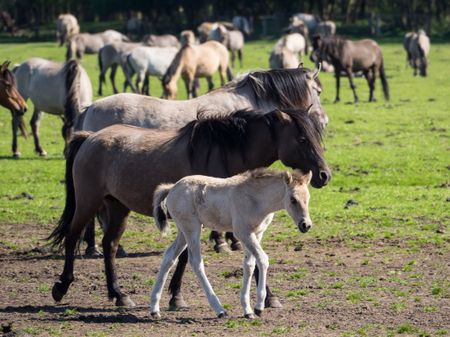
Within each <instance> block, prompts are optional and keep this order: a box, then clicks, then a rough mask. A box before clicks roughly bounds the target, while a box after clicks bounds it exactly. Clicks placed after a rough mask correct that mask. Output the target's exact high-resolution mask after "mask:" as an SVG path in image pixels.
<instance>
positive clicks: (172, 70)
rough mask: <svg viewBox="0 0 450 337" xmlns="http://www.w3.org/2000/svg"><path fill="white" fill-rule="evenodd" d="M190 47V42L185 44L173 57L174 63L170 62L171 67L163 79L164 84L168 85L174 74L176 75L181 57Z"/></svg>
mask: <svg viewBox="0 0 450 337" xmlns="http://www.w3.org/2000/svg"><path fill="white" fill-rule="evenodd" d="M189 47H190V45H189V43H186V44H185V45H183V46H182V47H181V48H180V50H179V51H178V53H176V55H175V57H174V58H173V61H172V63H171V64H170V66H169V68H167V71H166V73H165V74H164V76H163V77H162V79H161V81H162V84H163V85H167V84H168V83H169V82H170V80H171V79H172V77H173V75H175V73H176V72H177V69H178V66H179V65H180V62H181V58H182V56H183V54H184V51H185V50H186V49H187V48H189Z"/></svg>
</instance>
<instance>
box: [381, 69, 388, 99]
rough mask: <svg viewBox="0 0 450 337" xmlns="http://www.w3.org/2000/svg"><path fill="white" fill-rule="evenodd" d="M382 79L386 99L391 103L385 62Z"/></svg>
mask: <svg viewBox="0 0 450 337" xmlns="http://www.w3.org/2000/svg"><path fill="white" fill-rule="evenodd" d="M380 79H381V84H382V86H383V94H384V98H385V99H386V100H387V101H389V86H388V82H387V79H386V73H385V72H384V61H381V66H380Z"/></svg>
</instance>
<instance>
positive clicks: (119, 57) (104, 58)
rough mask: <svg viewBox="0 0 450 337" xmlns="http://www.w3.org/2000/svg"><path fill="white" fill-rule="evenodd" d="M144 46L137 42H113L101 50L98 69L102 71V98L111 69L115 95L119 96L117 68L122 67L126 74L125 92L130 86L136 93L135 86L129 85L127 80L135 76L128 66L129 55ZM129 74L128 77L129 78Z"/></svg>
mask: <svg viewBox="0 0 450 337" xmlns="http://www.w3.org/2000/svg"><path fill="white" fill-rule="evenodd" d="M139 46H142V43H135V42H113V43H109V44H107V45H105V46H103V47H102V48H100V50H99V52H98V67H99V69H100V75H99V80H98V95H99V96H102V84H104V83H105V74H106V72H107V71H108V69H109V68H111V73H110V75H109V78H110V80H111V84H112V87H113V90H114V93H115V94H117V93H118V90H117V87H116V83H115V76H116V71H117V67H118V66H119V65H120V67H121V68H122V70H123V73H124V74H125V82H124V84H123V91H125V90H126V88H127V86H128V85H130V86H131V88H132V90H133V91H134V86H133V85H132V84H131V83H128V81H127V80H126V79H127V78H128V77H129V78H131V77H132V76H133V73H132V72H131V71H132V70H131V69H130V68H129V67H128V64H127V56H128V54H129V53H130V52H131V51H132V50H133V49H134V48H136V47H139ZM127 74H128V77H127Z"/></svg>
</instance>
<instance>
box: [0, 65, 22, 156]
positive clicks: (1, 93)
mask: <svg viewBox="0 0 450 337" xmlns="http://www.w3.org/2000/svg"><path fill="white" fill-rule="evenodd" d="M9 64H10V62H9V61H5V62H3V64H2V65H1V68H0V105H2V106H4V107H5V108H7V109H9V110H10V111H11V114H12V132H13V143H12V151H13V154H14V157H18V156H19V153H18V152H17V129H20V132H21V133H22V135H23V136H24V137H26V135H27V133H26V127H25V122H24V120H23V115H24V113H25V112H26V111H27V109H28V106H27V103H26V102H25V100H24V99H23V97H22V96H21V95H20V93H19V91H18V90H17V84H16V79H15V78H14V75H13V74H12V73H11V71H10V70H9V69H8V67H9Z"/></svg>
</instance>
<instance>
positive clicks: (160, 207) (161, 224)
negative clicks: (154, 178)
mask: <svg viewBox="0 0 450 337" xmlns="http://www.w3.org/2000/svg"><path fill="white" fill-rule="evenodd" d="M173 185H174V184H161V185H159V186H158V187H157V188H156V190H155V193H154V194H153V217H154V218H155V224H156V227H158V229H159V231H160V232H161V234H162V235H164V234H166V233H167V230H168V224H167V219H168V218H169V217H170V215H169V211H168V210H167V207H166V198H167V195H168V194H169V192H170V190H171V189H172V187H173Z"/></svg>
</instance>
